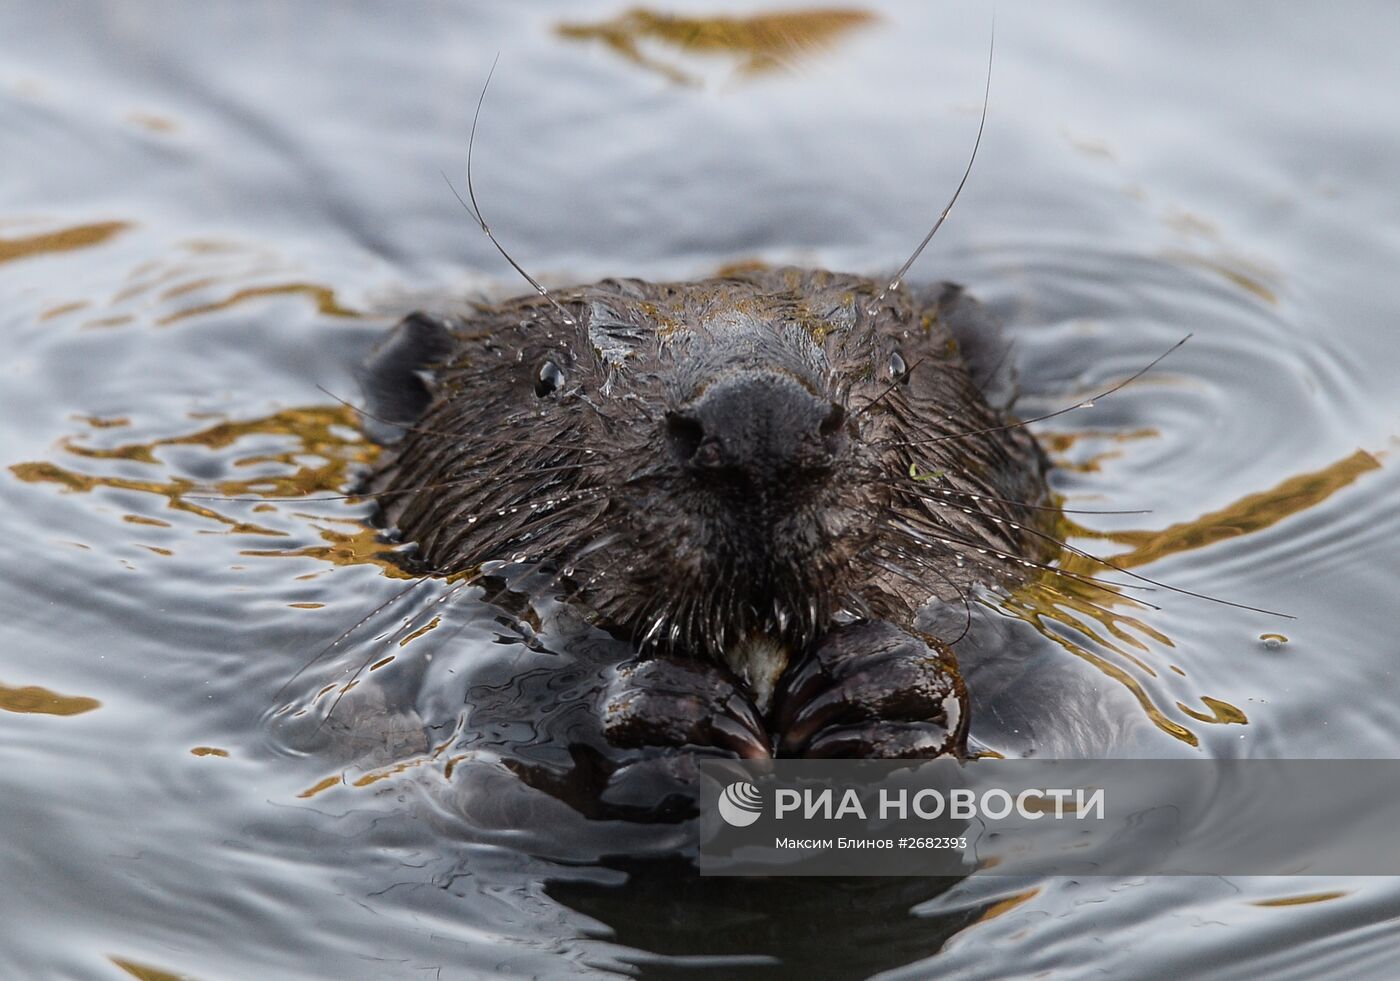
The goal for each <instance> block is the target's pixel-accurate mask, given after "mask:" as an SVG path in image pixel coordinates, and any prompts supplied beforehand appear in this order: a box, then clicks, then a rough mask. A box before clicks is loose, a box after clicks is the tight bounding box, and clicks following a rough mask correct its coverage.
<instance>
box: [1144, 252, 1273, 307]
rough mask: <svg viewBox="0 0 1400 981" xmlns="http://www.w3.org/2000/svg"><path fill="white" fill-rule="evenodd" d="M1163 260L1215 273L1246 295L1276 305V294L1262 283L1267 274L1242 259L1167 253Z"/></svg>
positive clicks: (1189, 253) (1191, 253)
mask: <svg viewBox="0 0 1400 981" xmlns="http://www.w3.org/2000/svg"><path fill="white" fill-rule="evenodd" d="M1165 258H1167V259H1170V260H1172V261H1173V262H1179V263H1181V264H1182V265H1184V266H1194V267H1196V268H1197V269H1204V270H1206V271H1207V272H1212V273H1215V274H1216V275H1217V276H1221V277H1224V278H1225V279H1227V280H1229V281H1230V282H1232V283H1234V284H1235V285H1236V286H1238V287H1239V288H1240V289H1242V290H1244V291H1245V292H1247V293H1252V294H1254V295H1255V296H1257V297H1258V298H1259V299H1261V300H1263V301H1264V302H1265V303H1267V304H1269V305H1270V306H1274V305H1276V304H1277V303H1278V294H1277V293H1275V292H1274V290H1273V288H1272V287H1271V286H1269V285H1268V284H1267V283H1265V282H1264V277H1265V276H1267V275H1268V273H1267V272H1266V271H1265V270H1263V269H1259V268H1256V267H1253V266H1252V265H1250V264H1248V263H1246V262H1245V261H1244V260H1243V259H1231V258H1224V257H1211V256H1204V255H1197V254H1195V253H1194V252H1176V251H1172V252H1167V253H1166V255H1165Z"/></svg>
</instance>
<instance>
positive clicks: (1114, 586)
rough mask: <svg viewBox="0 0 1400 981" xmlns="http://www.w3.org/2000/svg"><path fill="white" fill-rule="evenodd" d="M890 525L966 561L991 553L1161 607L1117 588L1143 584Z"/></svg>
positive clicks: (981, 562)
mask: <svg viewBox="0 0 1400 981" xmlns="http://www.w3.org/2000/svg"><path fill="white" fill-rule="evenodd" d="M889 527H892V528H894V529H895V530H897V531H900V532H902V533H903V534H904V535H905V536H907V537H908V538H909V539H910V540H911V541H913V542H915V543H916V544H919V545H922V546H923V547H924V548H932V547H933V546H934V545H951V546H952V547H953V548H955V549H959V550H961V551H960V552H959V554H961V555H963V557H964V558H966V559H967V560H968V561H971V562H974V563H976V564H979V565H987V564H988V563H987V562H986V561H985V560H982V559H979V558H978V556H979V555H994V556H996V557H997V558H1002V559H1006V560H1007V561H1009V562H1013V563H1015V564H1017V565H1020V566H1023V567H1025V568H1028V569H1040V570H1041V571H1042V572H1049V573H1051V574H1052V575H1056V576H1062V577H1064V578H1065V579H1073V580H1074V581H1075V582H1082V583H1085V584H1086V585H1091V586H1096V587H1098V588H1099V589H1102V590H1104V591H1105V592H1109V593H1113V594H1114V595H1116V596H1121V597H1122V598H1123V599H1126V600H1128V601H1130V602H1133V603H1138V604H1140V605H1142V606H1145V607H1148V608H1149V609H1153V610H1160V609H1161V607H1159V606H1155V605H1154V604H1152V603H1149V602H1147V601H1146V600H1144V599H1140V598H1138V597H1136V596H1127V595H1124V594H1122V593H1120V592H1118V591H1119V590H1124V589H1137V590H1145V589H1149V587H1146V586H1133V585H1131V584H1129V583H1121V582H1113V581H1112V580H1110V579H1098V578H1096V577H1094V576H1085V575H1081V574H1079V573H1077V572H1069V571H1067V570H1065V569H1058V568H1056V567H1055V566H1053V565H1047V564H1046V563H1044V562H1036V561H1034V560H1032V559H1027V558H1023V557H1022V556H1019V555H1013V554H1012V553H1010V552H1003V551H1001V550H1000V549H996V548H992V547H990V546H988V545H986V544H984V543H982V542H974V541H968V540H966V539H959V538H956V537H952V536H950V535H949V534H948V533H947V532H944V531H942V530H938V531H934V530H933V529H923V528H912V527H909V526H908V525H904V524H900V523H895V522H891V523H890V524H889Z"/></svg>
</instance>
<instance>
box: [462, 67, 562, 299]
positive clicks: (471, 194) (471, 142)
mask: <svg viewBox="0 0 1400 981" xmlns="http://www.w3.org/2000/svg"><path fill="white" fill-rule="evenodd" d="M500 60H501V56H500V55H499V54H497V55H496V58H495V60H494V61H492V62H491V70H490V71H489V72H487V73H486V81H485V83H484V84H483V85H482V86H481V95H480V96H478V97H477V100H476V112H475V113H473V114H472V131H471V136H470V137H468V139H467V197H468V198H470V199H471V204H470V205H469V204H467V202H466V201H463V200H462V195H460V194H458V193H457V188H455V187H453V186H452V179H451V178H450V177H448V176H447V174H446V173H445V172H444V173H443V175H442V179H443V180H444V181H446V182H447V186H448V188H449V189H450V190H451V191H452V196H453V197H455V198H456V199H457V203H458V204H460V205H461V206H462V207H463V208H465V209H466V211H467V213H468V214H470V215H471V216H472V217H473V218H475V219H476V223H477V224H478V225H480V226H481V231H482V233H483V234H485V235H486V237H487V238H488V239H490V240H491V244H492V245H493V246H495V248H496V251H497V252H499V253H500V254H501V257H502V258H503V259H505V260H506V262H508V263H510V265H511V268H512V269H514V270H515V271H516V272H518V273H519V274H520V275H521V276H522V277H523V278H524V280H525V282H527V283H529V284H530V285H531V286H532V287H534V290H535V292H536V293H538V294H539V295H540V296H542V297H544V298H545V299H546V300H548V301H549V302H550V303H552V304H553V305H554V309H556V310H558V311H559V315H560V316H561V317H563V318H564V323H566V324H568V325H569V326H570V327H573V326H575V325H576V324H577V321H576V320H575V319H574V317H573V315H572V314H570V313H569V311H567V310H565V309H564V307H563V306H562V305H560V303H559V301H558V300H556V299H555V298H554V295H553V294H552V293H550V292H549V290H547V289H545V288H544V287H543V286H541V285H540V282H539V280H537V279H535V277H534V276H531V275H530V274H529V273H527V272H526V271H525V269H524V268H523V267H522V266H521V265H520V263H518V262H516V261H515V259H514V258H512V257H511V254H510V253H509V252H507V251H506V250H505V249H504V248H503V247H502V246H501V243H500V242H498V241H496V236H495V235H493V234H492V233H491V227H490V226H489V225H487V224H486V218H485V217H484V216H483V215H482V213H481V205H479V204H477V201H476V188H475V186H474V185H473V184H472V150H473V149H474V148H475V147H476V127H477V123H479V122H480V121H481V107H482V105H483V104H484V103H485V102H486V90H487V89H489V88H490V87H491V77H492V76H493V75H495V74H496V64H497V63H498V62H499V61H500Z"/></svg>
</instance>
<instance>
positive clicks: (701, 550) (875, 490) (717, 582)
mask: <svg viewBox="0 0 1400 981" xmlns="http://www.w3.org/2000/svg"><path fill="white" fill-rule="evenodd" d="M882 285H883V284H881V283H880V282H877V281H874V280H870V279H865V278H861V277H856V276H845V275H837V274H833V273H829V272H823V271H815V270H798V269H780V270H760V271H754V272H750V273H744V274H738V275H733V276H727V277H722V278H717V279H710V280H704V281H700V282H692V283H661V284H655V283H647V282H642V281H638V280H609V281H605V282H602V283H598V284H596V285H593V286H587V287H580V288H576V289H572V290H564V291H557V292H555V293H554V294H553V299H549V298H541V297H527V298H522V299H518V300H514V301H510V302H507V303H504V304H501V305H498V306H490V307H482V308H480V309H478V310H477V311H476V313H475V314H473V315H472V316H470V317H467V318H463V319H456V320H452V319H448V320H440V319H435V318H430V317H426V316H423V315H415V316H414V317H412V318H410V319H409V320H408V321H406V322H405V323H404V324H403V325H402V326H401V327H400V329H399V330H398V332H397V334H396V335H395V340H394V341H392V342H391V343H390V344H388V345H387V346H385V347H384V348H382V349H381V351H380V353H379V354H378V356H377V357H376V358H375V360H374V361H373V362H372V363H371V365H370V369H369V372H368V376H367V382H368V384H367V390H368V391H369V393H370V395H371V403H372V405H371V409H372V411H373V413H374V415H375V416H376V417H378V418H379V419H381V420H383V421H384V422H387V423H393V424H397V426H396V428H394V429H385V428H383V427H381V429H380V432H379V435H380V436H381V437H383V438H385V439H386V440H389V441H393V446H392V448H391V450H390V451H389V452H388V453H386V454H385V456H384V457H383V458H382V460H381V464H380V467H379V470H378V473H377V476H376V479H375V480H374V487H375V490H377V491H380V492H383V493H382V496H381V500H382V501H384V502H385V512H386V518H387V520H388V521H389V522H391V523H392V524H394V525H396V526H397V527H398V528H399V529H400V530H401V531H402V533H403V534H404V536H405V537H406V538H408V539H412V540H414V541H416V542H418V544H419V549H420V555H421V558H422V560H423V561H424V562H425V563H426V564H427V566H429V567H430V568H431V569H432V570H434V571H436V572H439V573H456V572H460V571H462V570H467V569H478V568H480V567H481V566H482V565H483V564H486V563H489V562H493V561H496V562H499V561H504V562H512V561H515V562H529V563H545V564H548V565H550V566H551V567H552V568H554V569H555V570H556V572H557V575H558V577H559V580H560V581H561V582H562V583H564V584H565V585H564V592H565V595H567V596H568V597H570V598H571V599H572V601H574V602H576V603H577V604H579V605H580V606H582V607H583V608H584V609H586V610H588V611H589V612H590V613H591V614H592V616H593V617H594V619H595V621H596V622H598V623H600V624H601V625H603V626H606V627H608V628H610V629H613V630H615V631H620V632H625V633H626V634H628V635H630V636H631V637H632V638H633V639H634V641H635V642H636V643H637V644H638V645H640V646H641V647H642V648H643V649H651V650H664V651H666V652H669V653H671V654H683V655H693V656H700V657H710V658H714V659H717V660H720V661H723V662H726V663H728V664H729V665H730V666H731V667H732V668H733V669H734V670H735V672H736V673H737V674H739V675H740V676H741V677H742V678H744V679H745V680H746V681H747V682H748V683H749V684H750V686H751V687H752V688H753V689H754V691H755V692H756V693H757V694H758V697H759V701H760V703H761V702H762V701H763V700H764V699H765V698H766V692H767V691H768V690H770V689H771V687H772V684H773V683H774V681H775V680H776V678H777V676H778V675H779V674H781V672H782V670H783V667H784V665H785V664H786V662H787V659H788V656H789V655H790V654H791V653H792V652H795V651H800V650H802V649H804V648H805V647H807V646H808V645H809V644H811V643H812V641H813V640H814V639H815V638H816V637H817V636H819V635H820V634H821V633H822V632H823V631H825V630H826V629H827V628H828V627H830V626H831V625H832V624H834V623H838V622H842V621H844V620H849V619H855V618H865V617H878V618H882V619H894V620H898V621H902V622H904V623H910V622H912V618H913V615H914V612H915V611H916V610H917V609H919V608H920V607H921V606H923V605H924V604H925V603H927V602H928V601H929V600H930V599H933V598H942V599H945V600H946V599H954V598H965V596H966V593H967V591H968V590H970V589H971V588H973V586H974V585H975V584H977V583H979V582H989V581H996V580H998V579H999V578H1002V577H1005V576H1010V575H1015V574H1016V573H1018V572H1019V570H1020V567H1021V565H1023V563H1022V562H1021V561H1020V559H1021V558H1024V557H1025V556H1027V555H1028V554H1033V553H1039V552H1043V551H1044V549H1043V548H1041V547H1039V545H1038V541H1037V539H1036V538H1035V537H1034V535H1033V532H1030V531H1027V530H1026V529H1025V528H1024V526H1023V525H1022V524H1020V523H1019V522H1024V521H1026V520H1027V519H1026V512H1025V511H1024V510H1020V511H1015V510H1012V509H1011V505H1012V503H1013V502H1019V503H1022V504H1031V505H1035V504H1037V503H1038V502H1042V499H1043V498H1044V496H1045V493H1046V492H1045V487H1044V483H1043V479H1042V478H1043V472H1044V461H1043V458H1042V457H1041V455H1040V454H1039V451H1038V449H1037V448H1036V446H1035V443H1034V441H1033V440H1032V439H1031V438H1030V437H1029V435H1028V434H1026V433H1025V432H1024V431H1023V430H1019V429H1014V428H998V427H999V426H1001V424H1003V423H1004V421H1005V420H1004V417H1003V416H1001V415H1000V413H999V412H998V411H997V410H995V409H993V408H992V407H991V406H990V405H989V404H988V402H987V400H986V398H985V397H984V395H983V390H984V389H987V388H988V387H989V386H990V385H992V384H993V382H994V379H995V377H996V375H997V371H996V370H995V369H996V368H997V367H998V366H999V365H1000V362H1001V361H1003V360H1004V358H1003V357H1002V356H1003V355H1004V351H1002V350H1001V349H1000V348H998V347H996V346H995V345H992V344H990V343H989V341H990V338H991V337H992V336H993V334H994V328H993V325H991V324H990V323H989V322H988V318H987V317H986V316H985V315H984V314H980V313H979V310H980V308H978V307H977V305H976V304H975V303H973V301H971V300H970V299H968V298H967V297H966V296H965V295H964V294H963V293H962V291H961V290H960V289H958V288H957V287H953V286H948V285H946V284H944V285H940V286H937V287H934V288H932V289H929V290H924V291H909V290H905V289H897V290H893V291H889V292H888V293H885V292H884V291H882V288H881V287H882ZM556 301H557V302H556ZM983 430H990V431H988V432H983ZM940 437H947V438H945V439H940ZM950 502H952V503H953V504H956V505H958V506H955V507H950V506H949V504H950ZM973 502H976V503H975V504H974V503H973ZM964 505H966V506H964Z"/></svg>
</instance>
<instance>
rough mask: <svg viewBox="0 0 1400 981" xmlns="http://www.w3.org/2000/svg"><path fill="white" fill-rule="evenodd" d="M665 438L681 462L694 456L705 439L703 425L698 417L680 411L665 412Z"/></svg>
mask: <svg viewBox="0 0 1400 981" xmlns="http://www.w3.org/2000/svg"><path fill="white" fill-rule="evenodd" d="M666 438H667V440H668V441H669V442H670V444H671V447H672V448H673V449H674V450H675V452H676V455H677V456H679V457H680V458H681V460H682V462H684V461H687V460H689V459H691V458H692V457H694V456H695V452H696V450H698V449H700V444H701V442H703V441H704V439H705V427H704V426H703V425H702V424H701V422H700V420H699V419H696V418H695V417H694V416H689V415H686V414H684V413H682V412H668V413H666Z"/></svg>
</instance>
